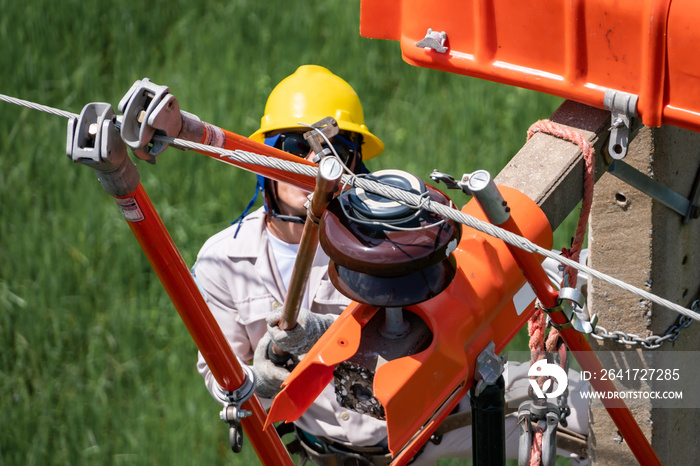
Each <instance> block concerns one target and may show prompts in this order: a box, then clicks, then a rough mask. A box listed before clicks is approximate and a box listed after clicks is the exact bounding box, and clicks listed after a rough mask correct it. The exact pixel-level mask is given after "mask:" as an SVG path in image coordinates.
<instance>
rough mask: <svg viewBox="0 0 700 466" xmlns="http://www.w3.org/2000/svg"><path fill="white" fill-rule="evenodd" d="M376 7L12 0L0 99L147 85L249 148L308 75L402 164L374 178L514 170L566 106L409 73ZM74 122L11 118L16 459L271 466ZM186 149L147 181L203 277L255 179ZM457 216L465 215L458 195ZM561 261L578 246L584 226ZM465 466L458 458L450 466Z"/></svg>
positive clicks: (7, 315)
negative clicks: (210, 377)
mask: <svg viewBox="0 0 700 466" xmlns="http://www.w3.org/2000/svg"><path fill="white" fill-rule="evenodd" d="M359 11H360V3H359V1H358V0H352V1H342V2H328V1H317V0H314V1H305V2H285V1H281V0H276V1H266V2H259V1H253V0H251V1H247V0H231V1H201V2H192V1H183V0H168V1H165V0H152V1H149V2H142V1H135V0H122V1H119V2H109V3H107V2H84V1H77V0H62V1H60V2H56V1H48V0H33V1H31V2H16V1H11V0H0V12H1V13H0V43H2V54H0V63H1V66H0V93H3V94H7V95H11V96H15V97H18V98H22V99H27V100H31V101H35V102H39V103H42V104H46V105H50V106H54V107H57V108H61V109H64V110H68V111H72V112H75V113H79V112H80V110H81V109H82V107H83V105H85V104H86V103H88V102H94V101H102V102H109V103H111V104H113V105H114V107H115V108H116V105H117V103H118V102H119V100H120V98H121V97H122V95H123V94H124V93H125V92H126V91H127V90H128V89H129V87H130V86H131V84H132V83H133V82H134V81H135V80H137V79H141V78H143V77H149V78H150V79H151V80H152V81H154V82H156V83H159V84H165V85H168V86H170V88H171V91H172V93H173V94H174V95H175V96H176V97H177V98H178V100H179V102H180V106H181V108H182V109H183V110H187V111H189V112H191V113H195V114H197V115H198V116H200V117H201V118H202V119H203V120H205V121H208V122H211V123H213V124H216V125H218V126H221V127H223V128H226V129H229V130H231V131H234V132H236V133H239V134H243V135H248V134H250V133H252V132H253V131H254V130H255V129H256V128H257V125H258V124H259V121H260V120H259V119H260V117H261V116H262V112H263V107H264V103H265V100H266V98H267V95H268V93H269V92H270V90H271V89H272V87H273V86H274V85H275V84H276V83H277V82H278V81H279V80H281V79H282V78H284V77H285V76H287V75H288V74H290V73H292V72H293V71H294V70H295V69H296V67H297V66H299V65H301V64H306V63H314V64H319V65H323V66H326V67H328V68H329V69H331V70H332V71H333V72H335V73H336V74H338V75H340V76H343V77H344V78H345V79H347V80H348V81H349V82H350V83H351V84H352V85H353V86H354V87H355V89H356V90H357V92H358V93H359V94H360V96H361V98H362V100H363V105H364V109H365V116H366V120H367V124H368V126H369V127H370V129H371V130H372V131H373V132H374V133H375V134H377V135H378V136H379V137H381V138H382V139H383V140H384V142H385V144H386V147H387V150H386V153H385V154H384V155H382V156H381V157H379V158H378V159H376V160H374V161H372V162H371V163H370V168H371V169H380V168H389V167H391V168H400V169H404V170H407V171H410V172H412V173H415V174H417V175H419V176H421V177H423V178H424V179H425V178H427V176H428V174H429V173H430V172H431V171H432V170H433V169H434V168H437V169H440V170H441V171H444V172H447V173H452V174H455V175H461V174H462V173H465V172H471V171H474V170H476V169H481V168H483V169H487V170H490V171H491V172H492V173H494V174H495V173H497V172H498V171H499V170H500V169H501V168H502V167H503V166H504V165H505V164H506V162H507V161H508V160H509V158H510V157H512V156H513V155H514V154H515V153H516V152H517V150H518V149H519V148H520V147H521V146H522V144H523V143H524V142H525V133H526V130H527V128H528V127H529V126H530V124H532V123H533V122H534V121H536V120H537V119H541V118H547V117H548V116H549V115H550V114H551V113H552V112H553V111H554V110H555V109H556V107H557V106H558V105H559V104H560V102H561V100H560V99H557V98H554V97H551V96H546V95H543V94H537V93H534V92H531V91H526V90H522V89H517V88H510V87H506V86H502V85H498V84H494V83H489V82H485V81H479V80H476V79H470V78H466V77H462V76H456V75H449V74H445V73H440V72H437V71H431V70H426V69H418V68H414V67H411V66H409V65H407V64H405V63H404V62H403V61H402V60H401V57H400V50H399V47H398V44H397V43H395V42H384V41H376V40H369V39H364V38H362V37H360V35H359ZM65 126H66V121H65V120H64V119H63V118H60V117H55V116H50V115H46V114H42V113H38V112H36V111H33V110H29V109H23V108H20V107H16V106H13V105H9V104H4V103H0V265H1V266H2V267H0V464H3V465H54V464H55V465H68V464H70V465H82V464H86V465H108V464H116V465H118V464H128V465H164V464H171V465H180V464H183V465H194V464H208V465H216V464H255V462H256V461H257V458H256V457H255V455H254V454H253V453H252V452H251V450H250V449H249V448H246V450H245V451H244V453H243V454H242V455H240V456H234V455H233V454H231V453H230V451H228V438H227V433H226V428H225V426H224V424H223V423H222V422H221V421H220V420H219V419H218V410H219V408H218V405H217V404H216V403H215V402H214V401H213V400H211V398H210V397H209V394H208V393H207V391H206V389H205V388H204V385H203V383H202V381H201V379H200V377H199V375H198V374H197V372H196V370H195V362H196V348H195V345H194V343H193V342H192V340H191V338H190V336H189V334H188V333H187V331H186V329H185V327H184V325H182V322H181V321H180V319H179V317H178V315H177V313H176V311H175V310H174V308H173V306H172V304H171V303H170V301H169V299H168V297H167V295H166V293H165V291H164V290H163V289H162V287H161V285H160V283H159V282H158V280H157V279H156V276H155V274H154V273H153V272H152V270H151V268H150V265H149V264H148V262H147V260H146V258H145V256H144V255H143V253H142V252H141V250H140V248H139V247H138V245H137V242H136V241H135V239H134V238H133V236H132V235H131V232H130V231H129V228H128V226H127V224H126V222H124V220H123V219H122V216H121V214H120V212H119V210H118V209H117V208H116V206H115V205H114V202H113V200H112V199H111V198H110V197H109V196H108V195H107V194H105V193H104V191H103V190H102V188H101V187H100V185H99V183H98V182H97V181H96V179H95V176H94V174H93V172H92V171H91V170H90V169H88V168H86V167H83V166H78V165H75V164H73V163H72V162H70V161H69V160H68V159H66V157H65V155H64V153H65V139H66V129H65ZM222 167H223V166H222V165H220V164H217V163H214V162H213V161H211V160H210V159H208V158H206V157H202V156H200V155H197V154H194V153H190V152H181V151H178V150H175V149H168V150H167V151H166V152H165V153H164V154H162V155H161V156H160V157H159V158H158V163H157V164H156V165H155V166H153V165H148V164H145V163H139V171H140V173H141V178H142V182H143V184H144V186H145V188H146V190H147V191H148V193H149V195H150V197H151V199H152V200H153V202H154V204H155V205H156V208H157V209H158V210H159V212H160V214H161V216H162V218H163V221H164V223H165V224H166V226H167V227H168V229H169V230H170V233H171V235H172V237H173V239H174V241H175V243H176V244H177V245H178V247H179V248H180V250H181V252H182V255H183V257H184V258H185V261H186V262H187V263H188V264H192V263H193V261H194V259H195V257H196V253H197V251H198V249H199V247H200V246H201V244H202V243H203V242H204V241H205V239H206V238H207V237H208V236H210V235H212V234H213V233H215V232H217V231H218V230H220V229H222V228H224V227H226V226H227V225H228V224H229V223H230V222H231V220H233V219H234V218H236V217H237V216H238V215H239V213H240V212H241V210H242V209H243V207H244V206H245V204H246V203H247V202H248V200H249V198H250V196H251V194H252V191H253V186H254V184H255V178H254V176H252V175H251V174H248V173H245V172H242V171H240V170H237V169H235V168H233V167H227V168H226V169H222ZM456 201H457V202H458V203H459V202H461V201H462V200H460V199H456ZM566 228H567V230H566V231H564V232H563V233H561V234H560V236H559V238H561V239H560V240H559V243H560V244H559V246H561V245H562V244H561V243H562V241H563V239H564V238H567V237H568V236H570V235H571V233H572V232H573V225H572V224H571V223H569V224H568V225H567V227H566ZM450 464H454V463H450Z"/></svg>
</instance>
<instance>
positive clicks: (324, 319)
mask: <svg viewBox="0 0 700 466" xmlns="http://www.w3.org/2000/svg"><path fill="white" fill-rule="evenodd" d="M281 317H282V311H281V310H280V311H277V312H273V313H272V314H269V315H268V316H267V319H266V320H267V324H268V327H267V334H268V335H269V336H270V338H272V342H273V343H274V344H275V346H277V347H278V348H279V349H281V350H282V351H284V352H286V353H290V354H293V355H296V356H299V355H302V354H306V353H308V352H309V350H310V349H311V347H312V346H314V344H315V343H316V341H317V340H318V339H319V338H321V335H323V333H324V332H325V331H326V330H328V327H330V326H331V325H332V324H333V322H335V320H336V319H337V318H338V316H337V315H335V314H316V313H315V312H311V311H309V310H308V309H304V308H301V310H300V311H299V317H298V318H297V325H296V326H295V327H294V328H293V329H291V330H282V329H280V328H279V327H278V324H279V321H280V318H281Z"/></svg>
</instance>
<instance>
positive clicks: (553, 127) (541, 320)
mask: <svg viewBox="0 0 700 466" xmlns="http://www.w3.org/2000/svg"><path fill="white" fill-rule="evenodd" d="M535 133H545V134H550V135H552V136H556V137H558V138H561V139H564V140H566V141H570V142H572V143H574V144H576V145H577V146H578V147H579V148H580V149H581V153H582V154H583V160H584V163H585V168H584V172H583V201H582V203H581V212H580V214H579V219H578V224H577V226H576V233H575V234H574V238H573V241H572V243H571V248H570V249H566V248H564V249H562V256H564V257H568V258H570V259H572V260H574V261H577V262H578V260H579V256H580V255H581V249H582V248H583V240H584V238H585V235H586V228H587V226H588V217H589V216H590V213H591V204H592V202H593V184H594V183H595V177H594V174H595V159H594V149H593V147H592V146H591V145H590V143H589V142H588V140H587V139H586V138H585V137H583V135H582V134H581V133H579V132H578V131H574V130H572V129H570V128H568V127H566V126H563V125H560V124H558V123H554V122H553V121H550V120H540V121H538V122H536V123H534V124H533V125H532V126H530V129H529V130H528V131H527V139H528V140H530V138H532V136H534V135H535ZM577 278H578V271H577V270H576V269H574V268H572V267H568V266H567V267H564V269H563V280H562V283H561V286H562V287H563V286H570V287H575V286H576V282H577ZM545 327H546V319H545V314H544V311H543V310H542V309H538V310H537V311H536V312H535V313H534V314H533V315H532V317H531V318H530V320H529V321H528V324H527V328H528V335H529V336H530V343H529V347H530V355H531V359H530V364H531V365H532V364H534V363H536V362H537V361H539V360H540V359H542V358H544V357H545V349H546V350H547V351H550V352H557V351H558V352H559V358H560V363H561V364H562V366H564V365H565V362H566V346H565V345H563V344H562V340H561V336H560V335H559V331H557V329H555V328H553V329H551V331H550V332H549V335H548V336H547V341H546V343H545V336H544V334H545V330H546V328H545ZM542 382H543V380H541V381H539V383H540V384H541V383H542ZM542 434H543V429H542V427H541V426H539V425H537V426H535V427H534V431H533V438H532V447H531V450H530V465H531V466H538V465H539V464H540V462H541V459H542Z"/></svg>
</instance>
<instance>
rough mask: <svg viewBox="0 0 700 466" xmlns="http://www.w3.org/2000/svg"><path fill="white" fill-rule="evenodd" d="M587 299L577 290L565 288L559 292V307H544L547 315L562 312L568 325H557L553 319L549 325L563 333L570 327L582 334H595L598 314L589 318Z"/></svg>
mask: <svg viewBox="0 0 700 466" xmlns="http://www.w3.org/2000/svg"><path fill="white" fill-rule="evenodd" d="M585 305H586V299H585V298H584V296H583V293H581V292H580V291H579V290H577V289H576V288H570V287H564V288H562V289H560V290H559V305H558V306H557V307H554V308H549V309H548V308H545V307H542V309H543V310H544V312H546V313H547V315H548V316H549V315H551V314H553V313H556V312H561V313H563V314H564V316H566V320H567V322H566V323H563V324H556V323H554V322H552V320H551V317H550V318H549V323H550V325H551V326H552V327H554V328H555V329H557V330H559V331H561V330H564V329H567V328H570V327H573V328H574V329H575V330H578V331H579V332H581V333H586V334H588V333H593V332H594V331H595V326H596V325H597V324H598V314H593V316H591V317H590V318H589V316H588V313H587V312H586V309H585Z"/></svg>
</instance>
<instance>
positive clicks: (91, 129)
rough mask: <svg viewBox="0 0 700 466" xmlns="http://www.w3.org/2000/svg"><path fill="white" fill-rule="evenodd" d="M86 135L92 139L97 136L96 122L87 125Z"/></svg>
mask: <svg viewBox="0 0 700 466" xmlns="http://www.w3.org/2000/svg"><path fill="white" fill-rule="evenodd" d="M88 136H90V137H91V138H93V139H94V138H95V137H97V123H92V124H90V126H88Z"/></svg>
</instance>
